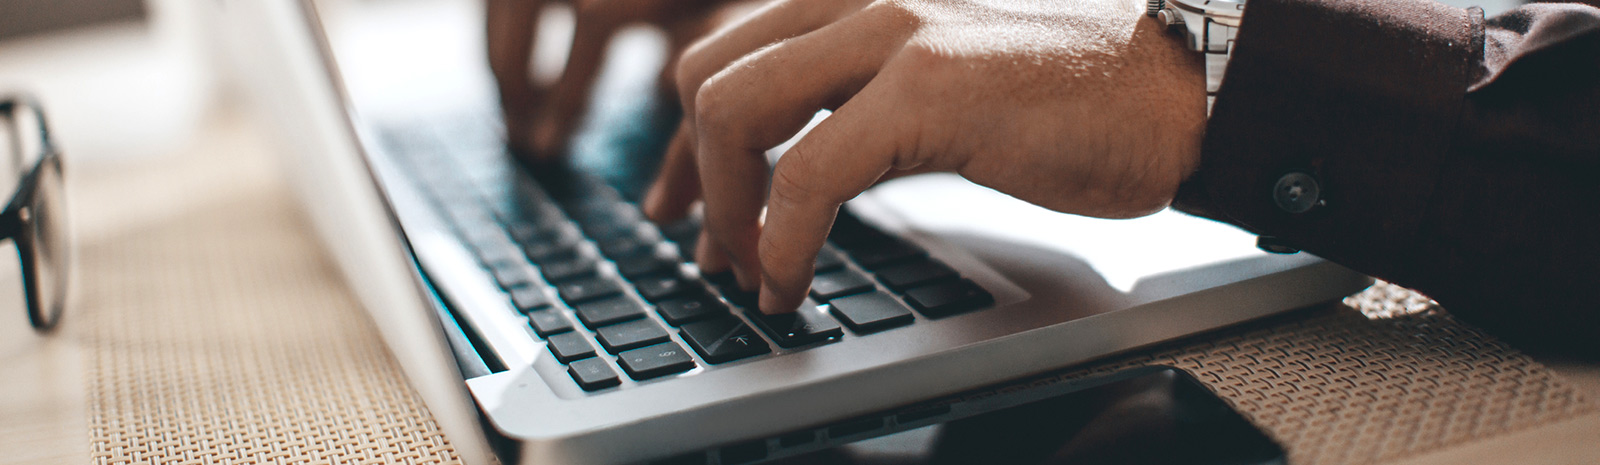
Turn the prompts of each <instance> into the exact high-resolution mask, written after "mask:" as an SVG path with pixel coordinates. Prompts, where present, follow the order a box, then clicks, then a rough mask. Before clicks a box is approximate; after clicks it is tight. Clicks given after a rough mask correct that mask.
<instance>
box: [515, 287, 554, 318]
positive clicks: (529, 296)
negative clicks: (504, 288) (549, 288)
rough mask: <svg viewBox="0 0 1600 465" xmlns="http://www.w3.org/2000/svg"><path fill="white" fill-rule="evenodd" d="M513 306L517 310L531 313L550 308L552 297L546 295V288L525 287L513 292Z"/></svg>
mask: <svg viewBox="0 0 1600 465" xmlns="http://www.w3.org/2000/svg"><path fill="white" fill-rule="evenodd" d="M511 304H512V305H515V306H517V310H520V311H523V312H530V311H533V310H538V309H541V308H545V307H549V306H550V297H549V296H547V295H545V293H544V288H541V287H538V286H524V287H519V288H516V289H512V290H511Z"/></svg>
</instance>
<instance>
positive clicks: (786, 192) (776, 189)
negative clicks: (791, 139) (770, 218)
mask: <svg viewBox="0 0 1600 465" xmlns="http://www.w3.org/2000/svg"><path fill="white" fill-rule="evenodd" d="M785 158H786V159H788V157H785ZM785 167H787V168H792V165H788V166H783V167H780V168H785ZM815 198H816V197H815V193H814V192H812V191H811V188H810V187H808V186H806V182H805V180H803V179H800V178H799V177H797V175H796V174H795V172H794V170H793V169H774V170H773V171H772V192H771V193H770V194H768V198H767V202H768V204H769V205H771V207H772V208H776V209H780V210H784V209H792V208H795V207H799V206H801V205H805V204H806V203H807V201H810V200H814V199H815Z"/></svg>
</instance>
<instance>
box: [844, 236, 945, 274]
mask: <svg viewBox="0 0 1600 465" xmlns="http://www.w3.org/2000/svg"><path fill="white" fill-rule="evenodd" d="M850 256H851V257H853V258H855V259H856V263H857V264H860V265H861V267H862V268H866V269H869V270H876V269H879V268H883V267H885V266H889V265H893V264H895V263H899V262H903V261H907V260H911V259H915V258H923V257H927V256H928V252H927V251H925V250H922V248H921V247H917V246H916V245H913V244H911V243H909V242H906V241H902V240H899V239H891V240H887V241H884V242H882V243H878V244H873V245H872V247H863V248H859V249H855V250H851V251H850Z"/></svg>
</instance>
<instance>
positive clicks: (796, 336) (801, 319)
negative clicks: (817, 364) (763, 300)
mask: <svg viewBox="0 0 1600 465" xmlns="http://www.w3.org/2000/svg"><path fill="white" fill-rule="evenodd" d="M745 314H746V315H750V320H751V321H754V322H755V324H756V326H759V327H761V330H762V331H766V332H767V335H769V336H772V340H773V342H777V343H778V345H780V346H784V347H797V346H803V345H806V344H810V343H813V342H818V341H824V340H828V339H831V338H837V337H839V336H842V335H844V330H841V329H839V323H838V322H835V321H833V318H828V316H827V315H824V314H822V310H821V309H819V308H817V304H816V302H812V301H811V299H806V301H805V302H804V303H801V304H800V308H799V309H796V310H795V311H794V312H792V313H779V314H776V315H767V314H763V313H761V312H760V311H757V310H751V311H748V312H745Z"/></svg>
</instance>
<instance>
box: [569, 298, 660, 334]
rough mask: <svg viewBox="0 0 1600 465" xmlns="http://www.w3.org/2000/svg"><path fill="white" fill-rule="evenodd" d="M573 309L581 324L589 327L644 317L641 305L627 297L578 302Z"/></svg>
mask: <svg viewBox="0 0 1600 465" xmlns="http://www.w3.org/2000/svg"><path fill="white" fill-rule="evenodd" d="M573 310H575V311H577V313H578V320H580V321H583V325H584V326H588V327H589V328H599V327H601V326H605V325H609V324H613V323H620V322H623V321H628V320H634V319H638V318H641V317H644V311H645V309H644V306H643V305H639V303H638V302H635V301H634V300H633V299H629V298H627V297H615V298H611V299H605V300H601V301H596V302H589V303H586V304H580V305H578V306H576V307H574V308H573Z"/></svg>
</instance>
